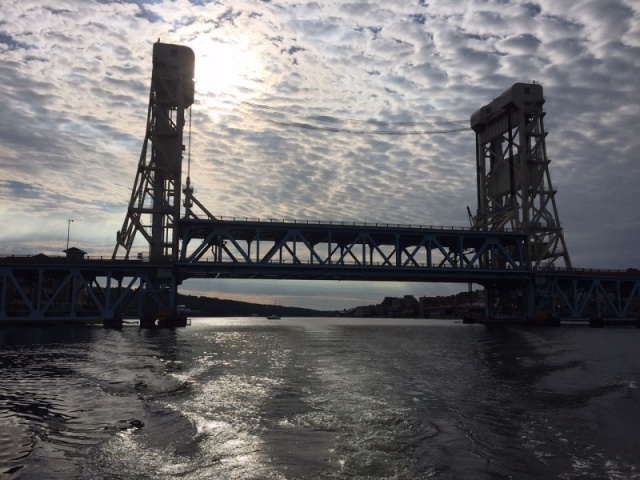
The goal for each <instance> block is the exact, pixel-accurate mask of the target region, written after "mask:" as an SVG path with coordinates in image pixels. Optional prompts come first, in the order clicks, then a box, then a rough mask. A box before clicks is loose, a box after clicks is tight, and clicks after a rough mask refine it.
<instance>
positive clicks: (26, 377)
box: [0, 318, 640, 479]
mask: <svg viewBox="0 0 640 480" xmlns="http://www.w3.org/2000/svg"><path fill="white" fill-rule="evenodd" d="M639 353H640V330H638V329H636V328H622V327H620V328H605V329H589V328H586V327H575V326H572V327H568V326H567V327H558V328H548V329H543V328H538V329H523V328H489V327H485V326H480V325H463V324H462V323H460V322H455V321H447V320H390V319H384V320H380V319H333V318H320V319H301V318H290V319H286V318H285V319H282V320H279V321H275V320H267V319H261V318H234V319H231V318H220V319H196V320H194V321H193V324H192V325H191V326H189V327H187V328H183V329H176V330H140V329H138V327H137V326H126V327H125V328H123V329H122V331H113V330H104V329H102V328H101V327H60V328H27V329H16V328H3V329H0V375H1V377H0V477H2V478H9V479H13V478H16V479H18V478H20V479H42V478H51V479H69V478H91V479H145V478H152V479H153V478H157V479H173V478H180V479H431V478H433V479H510V478H513V479H538V478H544V479H553V478H559V479H586V478H594V479H604V478H610V479H640V456H639V455H638V453H639V452H640V394H639V392H638V390H637V384H638V382H639V381H640V354H639Z"/></svg>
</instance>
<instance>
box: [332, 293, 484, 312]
mask: <svg viewBox="0 0 640 480" xmlns="http://www.w3.org/2000/svg"><path fill="white" fill-rule="evenodd" d="M483 305H484V292H483V291H482V290H475V291H471V292H460V293H457V294H455V295H449V296H446V297H441V296H437V297H427V296H424V297H420V298H419V299H416V298H415V297H414V296H413V295H405V296H404V297H385V298H384V300H383V301H382V303H379V304H377V305H366V306H360V307H355V308H352V309H349V310H346V311H345V312H343V313H342V315H343V316H347V317H384V318H462V317H463V316H464V315H466V314H468V313H469V311H470V309H475V308H478V307H481V306H483Z"/></svg>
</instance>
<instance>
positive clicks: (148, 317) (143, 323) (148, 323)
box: [140, 313, 157, 328]
mask: <svg viewBox="0 0 640 480" xmlns="http://www.w3.org/2000/svg"><path fill="white" fill-rule="evenodd" d="M156 326H157V325H156V316H155V315H152V314H148V313H145V314H143V315H142V316H141V317H140V328H156Z"/></svg>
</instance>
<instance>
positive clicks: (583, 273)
mask: <svg viewBox="0 0 640 480" xmlns="http://www.w3.org/2000/svg"><path fill="white" fill-rule="evenodd" d="M535 283H536V293H535V298H536V306H535V309H536V312H544V311H546V312H550V314H551V315H553V316H554V317H558V318H562V319H585V318H603V319H619V320H620V319H640V274H639V272H638V271H637V270H634V269H630V270H627V271H598V270H595V271H594V270H576V269H573V270H557V271H555V272H547V273H545V274H544V275H542V276H539V277H538V280H537V281H536V282H535Z"/></svg>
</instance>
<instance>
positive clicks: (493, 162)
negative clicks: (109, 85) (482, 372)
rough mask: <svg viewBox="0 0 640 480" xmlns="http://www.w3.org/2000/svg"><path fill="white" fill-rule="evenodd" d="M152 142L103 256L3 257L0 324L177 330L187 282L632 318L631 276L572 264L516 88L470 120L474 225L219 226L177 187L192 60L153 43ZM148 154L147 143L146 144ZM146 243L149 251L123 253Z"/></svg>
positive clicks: (529, 114) (186, 189) (532, 316)
mask: <svg viewBox="0 0 640 480" xmlns="http://www.w3.org/2000/svg"><path fill="white" fill-rule="evenodd" d="M153 58H154V61H153V65H154V67H153V72H152V81H151V91H150V99H149V113H148V118H147V134H146V136H145V139H144V142H143V148H142V154H141V156H140V160H139V164H138V171H137V174H136V180H135V184H134V188H133V191H132V195H131V199H130V202H129V208H128V210H127V215H126V217H125V221H124V224H123V227H122V229H121V230H120V231H119V232H118V234H117V244H116V248H115V249H114V253H113V256H112V257H110V258H91V257H86V256H85V255H84V252H81V251H79V250H77V249H68V250H67V251H66V254H67V256H66V257H63V258H56V257H47V256H44V255H36V256H33V257H18V256H11V257H5V258H0V323H1V322H33V321H35V322H41V321H51V322H58V321H81V322H87V321H95V322H103V323H104V325H105V326H111V327H119V326H121V325H122V318H123V316H124V315H135V316H136V317H138V318H140V325H141V326H142V327H151V326H154V325H156V324H160V325H166V326H181V325H184V324H185V321H186V320H185V316H184V312H181V311H180V309H179V307H178V306H177V305H176V296H177V290H178V286H179V285H180V284H181V283H182V282H183V281H185V280H187V279H191V278H238V279H248V278H253V279H265V280H276V279H301V280H361V281H405V282H455V283H463V284H467V283H476V284H479V285H482V286H484V288H485V293H486V295H485V299H486V301H485V308H484V312H482V313H481V315H479V317H481V318H480V319H481V320H483V321H503V322H521V321H535V322H541V323H549V322H550V323H554V322H557V321H558V320H559V319H572V320H589V321H591V323H592V324H593V325H596V326H601V325H603V324H604V322H606V321H613V320H615V321H625V322H629V323H632V322H637V321H638V320H637V319H638V318H640V272H638V271H637V270H629V271H600V270H598V271H594V270H583V269H576V268H574V267H573V266H572V265H571V262H570V259H569V255H568V252H567V248H566V244H565V241H564V236H563V232H562V228H561V226H560V220H559V216H558V211H557V206H556V203H555V193H556V191H555V190H554V189H553V187H552V185H551V177H550V173H549V169H548V165H549V159H548V158H547V155H546V145H545V138H546V135H547V132H546V130H545V129H544V124H543V118H544V110H543V108H542V106H543V104H544V97H543V95H542V87H541V86H540V85H538V84H535V83H532V84H515V85H514V86H513V87H512V88H510V89H508V90H507V91H506V92H505V93H504V94H503V95H501V96H500V97H498V98H497V99H494V100H493V101H492V102H491V103H490V104H488V105H486V106H485V107H482V108H481V109H479V110H478V111H477V112H475V113H474V114H473V115H472V117H471V127H472V129H473V130H474V132H475V134H476V145H477V149H476V166H477V188H478V208H477V213H476V215H475V216H471V220H472V222H471V223H472V226H471V227H470V228H456V227H428V226H420V225H395V224H367V223H348V222H333V221H331V222H315V221H307V220H304V221H300V220H260V219H246V218H245V219H237V218H224V217H215V216H214V215H212V214H211V213H210V212H209V211H208V210H207V209H206V207H205V206H204V205H203V204H202V203H201V202H199V201H198V200H197V199H196V198H195V196H194V192H193V188H192V187H191V185H190V179H189V177H188V176H187V178H186V185H184V186H183V185H182V184H181V179H182V160H183V152H184V150H185V147H184V145H183V130H184V124H185V110H186V109H188V108H189V107H190V106H191V104H192V103H193V93H194V88H193V69H194V60H193V58H194V56H193V52H192V51H191V50H190V49H189V48H187V47H182V46H176V45H168V44H162V43H156V44H155V45H154V52H153ZM149 147H150V148H149ZM136 235H138V238H140V237H142V239H143V240H144V241H145V243H146V244H147V245H148V255H147V254H138V255H134V256H133V257H132V256H130V253H131V251H132V250H133V249H134V239H135V238H136Z"/></svg>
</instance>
